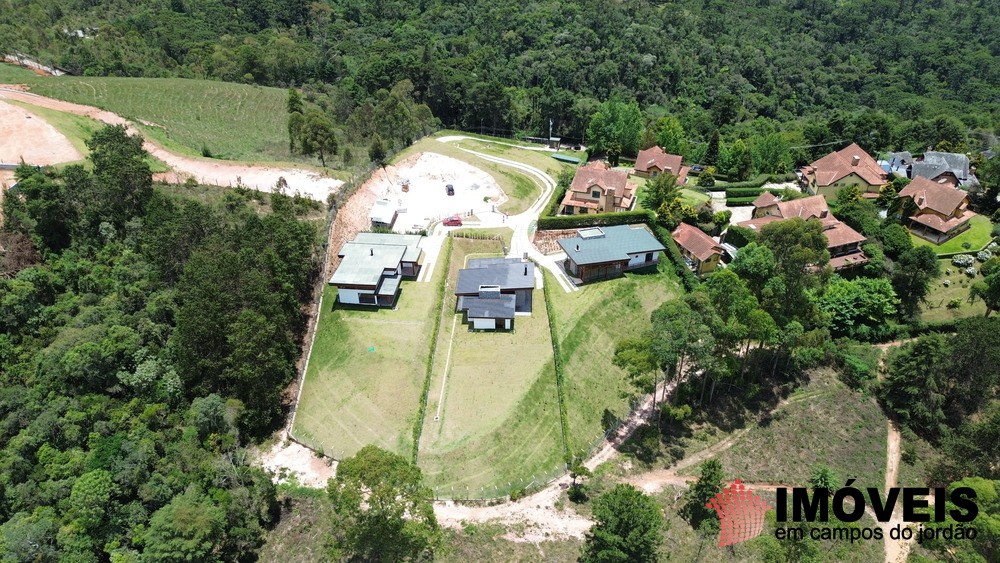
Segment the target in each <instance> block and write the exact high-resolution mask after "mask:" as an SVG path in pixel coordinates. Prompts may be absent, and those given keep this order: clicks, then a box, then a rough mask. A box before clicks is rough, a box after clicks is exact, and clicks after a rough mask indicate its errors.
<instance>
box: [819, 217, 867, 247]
mask: <svg viewBox="0 0 1000 563" xmlns="http://www.w3.org/2000/svg"><path fill="white" fill-rule="evenodd" d="M823 234H824V235H826V240H827V248H834V247H836V246H843V245H845V244H854V243H858V242H865V241H866V240H868V239H867V238H866V237H865V236H864V235H863V234H861V233H859V232H857V231H855V230H854V229H852V228H850V227H848V226H847V225H845V224H844V223H841V222H840V221H837V222H836V223H834V224H833V226H831V227H830V228H828V229H826V230H825V231H823Z"/></svg>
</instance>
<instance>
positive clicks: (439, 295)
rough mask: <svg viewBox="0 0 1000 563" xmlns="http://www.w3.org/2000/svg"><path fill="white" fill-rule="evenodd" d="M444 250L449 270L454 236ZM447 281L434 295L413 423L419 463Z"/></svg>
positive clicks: (448, 240) (445, 264)
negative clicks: (420, 389) (421, 378)
mask: <svg viewBox="0 0 1000 563" xmlns="http://www.w3.org/2000/svg"><path fill="white" fill-rule="evenodd" d="M444 245H445V248H444V252H443V253H442V256H443V260H444V261H443V262H442V264H443V265H444V268H445V271H446V272H447V271H448V268H449V264H451V247H452V238H451V237H447V238H445V239H444ZM445 281H447V280H442V281H441V283H440V284H438V286H437V288H435V295H434V311H436V313H435V315H434V327H433V328H431V351H430V353H429V354H427V365H426V366H425V368H424V370H425V371H424V388H423V391H422V392H421V393H420V408H419V409H418V410H417V421H416V423H414V425H413V452H412V454H411V459H412V460H413V463H414V464H416V463H417V451H418V450H419V449H420V434H421V433H422V432H423V430H424V416H426V414H427V394H428V393H429V392H430V390H431V372H432V371H433V369H434V365H433V364H434V352H435V351H436V350H437V340H438V330H439V329H440V328H441V306H442V304H443V303H444V287H445Z"/></svg>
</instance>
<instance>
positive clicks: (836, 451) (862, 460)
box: [689, 369, 887, 488]
mask: <svg viewBox="0 0 1000 563" xmlns="http://www.w3.org/2000/svg"><path fill="white" fill-rule="evenodd" d="M886 435H887V426H886V419H885V416H884V415H883V413H882V410H881V408H879V406H878V403H877V402H876V401H875V399H874V398H872V397H866V396H864V395H862V394H860V393H858V392H856V391H852V390H851V389H850V388H848V387H847V386H846V385H844V384H843V383H841V382H840V380H839V379H837V375H836V373H835V372H833V371H832V370H830V369H818V370H814V371H812V372H810V374H809V383H808V384H806V385H805V386H803V387H801V388H799V389H798V390H797V391H796V392H795V393H793V394H792V395H791V396H790V397H789V398H788V400H787V401H786V402H784V403H782V404H781V405H779V406H778V408H777V409H775V411H774V412H773V413H771V415H770V417H768V418H765V419H764V420H762V421H761V422H760V423H758V424H757V425H756V426H754V427H752V428H751V429H750V430H749V431H748V432H747V433H746V434H744V435H743V436H741V437H740V438H739V439H738V440H737V441H736V442H734V443H733V445H732V447H730V448H729V449H727V450H726V451H725V452H723V453H722V454H721V455H720V456H719V457H718V459H719V460H720V461H721V462H722V466H723V469H724V470H725V472H726V475H727V476H731V477H732V478H740V479H742V480H743V481H745V482H751V483H754V482H756V483H781V484H785V485H805V484H806V483H807V482H808V480H809V475H810V472H811V471H812V468H813V466H814V465H816V464H818V463H823V464H826V465H827V466H829V467H830V468H831V469H833V471H834V473H836V475H837V477H839V478H840V479H844V480H846V479H850V478H854V479H857V481H856V482H855V483H854V486H856V487H861V488H864V487H882V486H884V484H885V454H886V451H885V450H886ZM696 471H697V468H691V469H690V471H689V472H690V473H691V474H696Z"/></svg>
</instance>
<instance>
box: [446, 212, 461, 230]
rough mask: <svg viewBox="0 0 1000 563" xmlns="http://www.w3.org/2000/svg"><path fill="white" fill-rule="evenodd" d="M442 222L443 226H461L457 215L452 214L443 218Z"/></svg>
mask: <svg viewBox="0 0 1000 563" xmlns="http://www.w3.org/2000/svg"><path fill="white" fill-rule="evenodd" d="M443 223H444V226H445V227H461V226H462V218H461V217H459V216H458V215H452V216H451V217H448V218H447V219H445V220H444V222H443Z"/></svg>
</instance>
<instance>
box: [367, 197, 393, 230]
mask: <svg viewBox="0 0 1000 563" xmlns="http://www.w3.org/2000/svg"><path fill="white" fill-rule="evenodd" d="M368 218H369V219H370V220H371V224H372V228H373V229H376V228H382V229H391V228H392V225H393V224H395V222H396V206H394V205H393V204H392V202H391V201H389V200H388V199H380V200H378V201H376V202H375V205H373V206H372V210H371V212H370V213H369V214H368Z"/></svg>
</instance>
